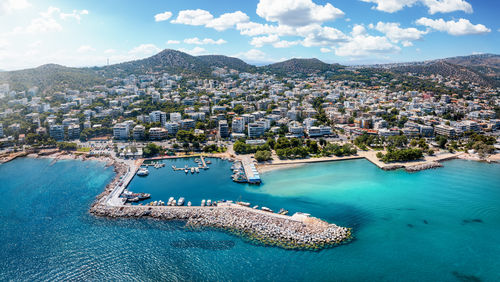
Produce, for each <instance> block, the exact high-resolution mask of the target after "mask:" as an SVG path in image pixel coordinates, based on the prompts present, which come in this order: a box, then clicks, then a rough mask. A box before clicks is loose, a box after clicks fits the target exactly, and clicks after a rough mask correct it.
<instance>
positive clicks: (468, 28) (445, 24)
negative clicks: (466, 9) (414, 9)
mask: <svg viewBox="0 0 500 282" xmlns="http://www.w3.org/2000/svg"><path fill="white" fill-rule="evenodd" d="M416 23H417V24H418V25H423V26H427V27H430V28H432V29H435V30H438V31H442V32H447V33H448V34H451V35H455V36H459V35H469V34H484V33H488V32H491V29H489V28H487V27H486V26H484V25H482V24H476V25H474V24H472V23H471V22H470V21H469V20H466V19H459V20H458V21H453V20H450V21H445V20H443V19H438V20H432V19H429V18H425V17H424V18H420V19H418V20H417V22H416Z"/></svg>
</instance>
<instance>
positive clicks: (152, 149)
mask: <svg viewBox="0 0 500 282" xmlns="http://www.w3.org/2000/svg"><path fill="white" fill-rule="evenodd" d="M163 151H164V150H163V148H162V147H161V146H158V145H156V144H155V143H149V144H148V145H146V147H144V149H143V150H142V153H143V155H144V156H145V157H152V156H155V155H157V154H159V153H160V152H163Z"/></svg>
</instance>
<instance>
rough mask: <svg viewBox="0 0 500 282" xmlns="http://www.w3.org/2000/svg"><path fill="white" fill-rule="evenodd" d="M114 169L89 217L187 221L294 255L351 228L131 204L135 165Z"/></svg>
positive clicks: (218, 208)
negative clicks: (125, 195) (129, 193)
mask: <svg viewBox="0 0 500 282" xmlns="http://www.w3.org/2000/svg"><path fill="white" fill-rule="evenodd" d="M114 165H115V171H116V172H117V175H116V177H115V179H114V180H113V181H112V182H111V183H110V184H108V186H106V189H105V191H104V192H103V193H101V194H100V195H99V196H98V197H97V198H96V200H95V202H94V203H93V204H92V206H91V208H90V213H92V214H93V215H96V216H102V217H110V218H155V219H161V220H176V221H179V220H180V221H185V222H186V227H187V228H191V229H203V228H215V229H218V230H224V231H226V232H229V233H231V234H234V235H237V236H241V237H244V238H245V239H248V240H249V241H251V242H255V243H258V244H264V245H270V246H277V247H281V248H285V249H295V250H313V251H315V250H320V249H323V248H328V247H334V246H337V245H339V244H343V243H346V242H348V241H349V240H350V239H351V229H349V228H345V227H340V226H337V225H335V224H332V223H328V222H325V221H323V220H320V219H318V218H315V217H311V216H310V215H308V214H304V213H295V214H294V215H292V216H289V215H285V214H283V213H282V214H278V213H273V212H269V211H264V210H258V209H254V208H250V207H249V206H247V205H241V204H237V203H232V202H216V203H215V204H213V203H212V204H207V205H203V203H202V205H201V206H192V205H191V206H189V205H188V206H178V205H175V204H172V205H165V204H164V202H163V201H158V202H157V205H130V204H127V203H126V202H127V201H126V198H123V197H120V195H122V193H123V192H124V190H125V189H126V187H127V186H128V184H129V183H130V181H132V179H133V177H134V176H135V174H136V172H137V170H138V169H139V167H140V163H139V164H134V165H130V164H129V165H126V164H124V163H121V162H115V163H114ZM254 176H255V174H254ZM167 204H168V203H167Z"/></svg>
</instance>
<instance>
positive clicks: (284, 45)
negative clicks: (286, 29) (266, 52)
mask: <svg viewBox="0 0 500 282" xmlns="http://www.w3.org/2000/svg"><path fill="white" fill-rule="evenodd" d="M299 43H300V41H287V40H280V41H278V42H275V43H273V47H274V48H289V47H292V46H295V45H298V44H299Z"/></svg>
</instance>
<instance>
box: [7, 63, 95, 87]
mask: <svg viewBox="0 0 500 282" xmlns="http://www.w3.org/2000/svg"><path fill="white" fill-rule="evenodd" d="M2 82H4V83H5V82H6V83H9V84H10V86H11V88H12V89H18V90H27V89H29V88H30V87H33V86H37V87H39V88H40V89H43V90H49V89H50V90H63V89H65V88H80V87H87V86H88V85H96V84H100V83H103V82H104V78H103V77H102V76H99V75H98V74H97V73H96V72H95V71H94V70H92V69H90V68H68V67H65V66H61V65H56V64H48V65H43V66H40V67H37V68H33V69H25V70H18V71H6V72H0V83H2Z"/></svg>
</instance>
